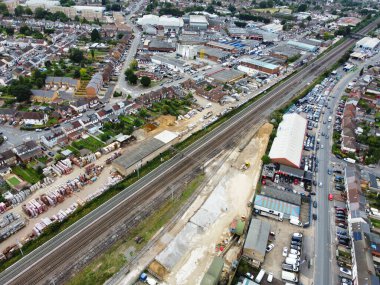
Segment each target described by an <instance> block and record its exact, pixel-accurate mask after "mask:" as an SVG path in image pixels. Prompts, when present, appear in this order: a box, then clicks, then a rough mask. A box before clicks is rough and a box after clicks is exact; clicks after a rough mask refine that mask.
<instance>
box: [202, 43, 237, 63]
mask: <svg viewBox="0 0 380 285" xmlns="http://www.w3.org/2000/svg"><path fill="white" fill-rule="evenodd" d="M197 54H198V56H199V57H200V58H207V59H209V60H211V61H214V62H222V61H224V60H226V59H228V58H229V57H230V55H231V54H230V53H229V52H226V51H222V50H220V49H217V48H211V47H203V46H202V47H200V48H199V49H198V52H197Z"/></svg>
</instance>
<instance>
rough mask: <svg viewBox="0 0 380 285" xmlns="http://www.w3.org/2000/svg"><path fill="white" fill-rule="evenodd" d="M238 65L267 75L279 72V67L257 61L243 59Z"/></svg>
mask: <svg viewBox="0 0 380 285" xmlns="http://www.w3.org/2000/svg"><path fill="white" fill-rule="evenodd" d="M240 65H242V66H245V67H248V68H250V69H254V70H257V71H261V72H265V73H269V74H278V73H279V72H280V66H279V65H277V64H274V63H268V62H265V61H263V60H259V59H253V58H243V59H242V60H241V61H240Z"/></svg>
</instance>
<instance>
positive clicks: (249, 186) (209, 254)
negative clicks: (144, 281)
mask: <svg viewBox="0 0 380 285" xmlns="http://www.w3.org/2000/svg"><path fill="white" fill-rule="evenodd" d="M258 127H259V126H257V128H258ZM257 128H254V126H253V127H252V133H251V134H250V135H251V136H252V135H253V134H254V133H256V134H255V135H254V137H253V138H252V140H250V141H249V143H248V144H245V148H244V149H243V151H241V152H239V150H238V149H239V148H237V149H236V150H234V151H233V152H232V153H230V154H229V157H228V158H227V160H226V161H225V162H224V164H223V165H222V166H221V167H220V169H219V170H218V171H217V173H216V175H214V176H213V177H212V178H211V180H209V182H208V183H207V185H206V186H205V187H204V189H203V190H202V192H201V193H200V195H199V196H198V197H197V199H196V200H195V201H194V203H193V204H192V205H191V206H190V207H189V209H188V210H187V211H186V213H185V214H184V216H183V217H182V218H181V219H180V220H179V221H178V222H177V224H176V226H175V227H174V228H173V229H172V230H171V231H170V232H168V233H166V234H165V235H164V236H163V238H161V240H160V242H159V243H157V244H156V245H154V246H153V247H152V248H151V250H150V251H149V252H150V254H147V255H146V256H144V257H143V258H142V259H141V260H139V261H138V263H137V264H136V266H134V269H133V270H132V271H131V272H130V273H129V274H128V275H127V276H126V277H125V278H124V280H123V281H122V282H121V283H120V284H133V281H134V280H135V278H136V277H137V276H138V275H139V273H140V272H142V271H143V270H144V269H145V268H146V267H147V266H148V264H149V263H150V262H151V261H152V260H153V259H154V258H155V257H156V256H157V255H158V254H160V252H161V251H162V250H164V249H166V248H168V247H170V246H171V243H170V241H172V240H173V238H174V237H175V236H177V235H178V234H179V233H180V232H181V231H182V230H183V228H184V226H185V225H186V224H187V223H189V220H190V219H191V218H192V217H193V216H194V215H195V214H196V213H197V212H198V211H199V209H200V208H202V209H204V208H205V207H207V210H208V211H210V212H213V213H216V212H218V210H219V209H217V208H218V206H219V205H215V208H213V207H211V208H209V206H206V205H210V204H211V205H213V203H207V200H208V199H209V198H210V196H211V194H212V193H213V192H214V190H215V189H216V188H218V193H220V197H219V198H220V199H222V200H223V205H224V206H225V208H224V209H223V211H221V212H219V214H220V215H219V216H218V217H217V219H216V221H215V222H214V223H212V224H211V225H209V226H208V227H207V228H206V229H205V230H204V231H203V232H201V233H197V234H196V235H195V237H194V238H193V239H192V242H191V243H190V244H189V245H188V247H187V250H186V253H185V254H184V255H183V256H182V258H181V259H180V261H179V262H178V263H177V264H175V266H174V267H173V269H172V270H171V272H170V273H169V274H168V275H167V276H166V277H165V281H164V282H165V283H167V284H178V285H180V284H191V285H193V284H199V282H200V281H201V279H202V277H203V275H204V273H205V271H206V270H207V269H208V266H209V265H210V263H211V261H212V259H213V257H214V256H215V255H216V251H215V247H216V245H217V244H218V243H220V242H221V241H222V240H224V239H225V238H227V237H228V236H229V232H228V226H229V224H230V223H231V222H232V220H233V219H234V218H235V217H240V216H247V215H248V212H249V210H250V208H248V206H247V202H248V201H250V200H252V197H253V195H254V192H255V186H256V184H257V181H258V179H259V177H260V170H261V157H262V155H263V154H264V153H265V150H266V146H267V143H268V139H269V135H270V133H271V131H272V126H271V125H270V124H264V125H263V126H261V127H260V129H259V130H258V131H257ZM248 138H249V137H248ZM245 162H249V163H250V165H251V167H250V168H249V169H247V170H245V171H242V170H240V167H241V165H242V164H243V163H245ZM217 163H220V162H218V161H215V162H213V164H217ZM206 175H207V168H206ZM214 196H215V195H214ZM214 199H215V197H214ZM238 251H239V250H238V248H236V247H233V248H232V249H231V250H230V251H229V252H228V253H227V264H228V263H230V262H232V261H233V260H234V259H236V256H237V254H238Z"/></svg>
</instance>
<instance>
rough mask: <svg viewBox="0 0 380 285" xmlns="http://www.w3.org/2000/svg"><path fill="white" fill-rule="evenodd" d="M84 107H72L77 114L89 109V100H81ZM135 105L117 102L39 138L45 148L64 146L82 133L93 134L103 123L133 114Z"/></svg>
mask: <svg viewBox="0 0 380 285" xmlns="http://www.w3.org/2000/svg"><path fill="white" fill-rule="evenodd" d="M85 102H87V103H86V104H85V105H82V104H80V105H79V104H76V106H73V107H74V108H75V109H76V111H78V112H79V113H81V112H84V111H85V110H87V109H89V108H90V106H91V105H90V104H91V103H90V102H91V101H89V100H82V103H85ZM136 106H137V104H135V103H134V102H130V101H125V102H118V103H116V104H114V105H112V106H111V107H109V108H102V109H100V110H98V111H97V112H95V113H93V114H90V115H86V116H81V115H79V116H78V117H76V118H75V119H73V120H72V121H71V122H66V123H65V124H63V125H62V126H61V127H59V128H54V129H53V130H51V131H50V133H49V134H46V135H44V136H42V137H41V143H42V144H43V145H45V146H46V147H49V148H53V147H54V146H56V145H59V146H64V145H67V144H68V143H70V142H73V141H75V140H77V139H79V138H80V137H81V136H82V134H83V133H90V134H94V133H96V132H97V131H99V129H100V128H101V126H102V124H103V122H106V121H110V120H115V119H117V117H118V116H120V115H122V114H131V113H133V112H135V110H136Z"/></svg>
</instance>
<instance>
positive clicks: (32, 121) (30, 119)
mask: <svg viewBox="0 0 380 285" xmlns="http://www.w3.org/2000/svg"><path fill="white" fill-rule="evenodd" d="M21 118H22V123H23V124H24V125H32V126H42V125H45V124H46V123H47V121H48V115H47V114H46V113H39V112H22V113H21Z"/></svg>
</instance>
